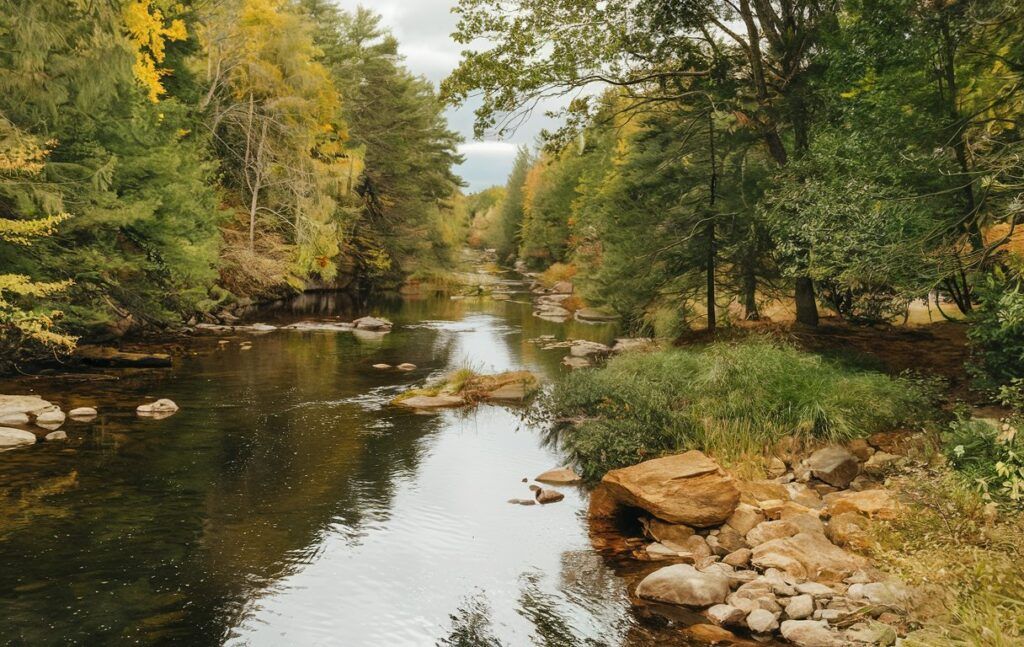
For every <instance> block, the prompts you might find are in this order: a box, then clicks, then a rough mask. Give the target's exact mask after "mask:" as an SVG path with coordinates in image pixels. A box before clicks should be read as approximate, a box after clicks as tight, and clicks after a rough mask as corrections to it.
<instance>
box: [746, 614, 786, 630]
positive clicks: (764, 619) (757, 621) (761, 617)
mask: <svg viewBox="0 0 1024 647" xmlns="http://www.w3.org/2000/svg"><path fill="white" fill-rule="evenodd" d="M747 627H748V628H749V629H750V630H751V631H753V632H754V633H757V634H766V633H769V632H772V631H775V630H776V629H778V628H779V621H778V619H777V618H776V617H775V614H774V613H772V612H771V611H765V610H764V609H754V610H753V611H751V612H750V614H749V615H748V616H747Z"/></svg>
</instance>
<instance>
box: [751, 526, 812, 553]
mask: <svg viewBox="0 0 1024 647" xmlns="http://www.w3.org/2000/svg"><path fill="white" fill-rule="evenodd" d="M798 532H800V528H798V527H797V526H795V525H793V524H791V523H789V522H788V521H782V520H779V521H765V522H764V523H762V524H759V525H757V526H755V527H754V528H753V529H752V530H751V531H750V532H748V533H747V543H748V544H750V545H751V546H754V547H757V546H760V545H761V544H763V543H765V542H769V541H772V540H774V539H783V538H786V537H792V536H793V535H795V534H797V533H798Z"/></svg>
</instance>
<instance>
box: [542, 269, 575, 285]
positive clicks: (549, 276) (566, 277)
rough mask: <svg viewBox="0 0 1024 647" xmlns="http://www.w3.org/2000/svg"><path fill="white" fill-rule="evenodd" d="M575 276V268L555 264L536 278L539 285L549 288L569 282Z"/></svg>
mask: <svg viewBox="0 0 1024 647" xmlns="http://www.w3.org/2000/svg"><path fill="white" fill-rule="evenodd" d="M574 276H576V268H575V267H574V266H572V265H567V264H565V263H555V264H554V265H552V266H551V267H549V268H548V269H546V270H544V271H543V272H541V273H540V275H539V276H537V280H538V281H540V284H541V285H543V286H544V287H546V288H550V287H552V286H554V285H555V283H559V282H561V281H571V280H572V279H573V277H574Z"/></svg>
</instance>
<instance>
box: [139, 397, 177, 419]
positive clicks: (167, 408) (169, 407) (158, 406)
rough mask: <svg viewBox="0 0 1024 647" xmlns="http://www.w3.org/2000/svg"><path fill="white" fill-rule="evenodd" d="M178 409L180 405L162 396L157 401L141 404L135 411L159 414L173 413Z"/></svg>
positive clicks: (142, 414) (142, 413)
mask: <svg viewBox="0 0 1024 647" xmlns="http://www.w3.org/2000/svg"><path fill="white" fill-rule="evenodd" d="M177 410H178V405H177V404H175V403H174V401H173V400H168V399H166V398H161V399H160V400H157V401H156V402H151V403H150V404H140V405H139V406H138V407H137V408H136V409H135V411H136V412H137V413H138V414H139V415H141V416H145V415H159V414H162V413H164V414H171V413H174V412H175V411H177Z"/></svg>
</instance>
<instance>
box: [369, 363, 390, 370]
mask: <svg viewBox="0 0 1024 647" xmlns="http://www.w3.org/2000/svg"><path fill="white" fill-rule="evenodd" d="M373 368H375V369H377V370H378V371H383V370H385V369H389V368H391V364H374V365H373Z"/></svg>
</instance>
